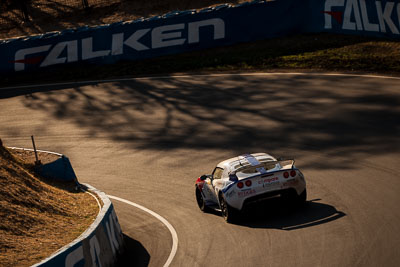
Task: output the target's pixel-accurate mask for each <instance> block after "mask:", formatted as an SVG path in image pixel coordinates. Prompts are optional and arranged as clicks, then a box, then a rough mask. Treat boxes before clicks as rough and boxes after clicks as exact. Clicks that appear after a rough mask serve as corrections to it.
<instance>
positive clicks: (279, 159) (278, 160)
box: [277, 157, 295, 169]
mask: <svg viewBox="0 0 400 267" xmlns="http://www.w3.org/2000/svg"><path fill="white" fill-rule="evenodd" d="M284 161H292V163H291V164H292V167H290V168H291V169H294V163H295V160H294V159H293V158H290V159H285V158H282V157H280V158H278V159H277V162H279V163H281V162H284Z"/></svg>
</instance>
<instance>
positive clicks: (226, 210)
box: [219, 194, 238, 223]
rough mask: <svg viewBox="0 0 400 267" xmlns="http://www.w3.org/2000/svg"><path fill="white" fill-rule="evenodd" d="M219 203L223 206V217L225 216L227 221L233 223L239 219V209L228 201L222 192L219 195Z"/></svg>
mask: <svg viewBox="0 0 400 267" xmlns="http://www.w3.org/2000/svg"><path fill="white" fill-rule="evenodd" d="M219 205H220V207H221V213H222V217H224V219H225V221H226V222H228V223H233V222H235V221H236V220H237V217H238V211H237V210H235V209H234V208H232V207H231V206H229V204H228V203H226V200H225V197H224V196H223V195H222V194H221V195H220V196H219Z"/></svg>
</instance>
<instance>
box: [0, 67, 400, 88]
mask: <svg viewBox="0 0 400 267" xmlns="http://www.w3.org/2000/svg"><path fill="white" fill-rule="evenodd" d="M273 75H310V76H347V77H366V78H379V79H395V80H400V77H395V76H380V75H369V74H351V73H318V72H253V73H217V74H192V75H190V74H184V75H171V76H168V75H167V76H150V77H137V78H117V79H105V80H89V81H76V82H63V83H43V84H32V85H21V86H10V87H0V91H1V90H12V89H24V88H35V87H50V86H65V85H79V84H85V83H88V84H91V83H108V82H123V81H134V80H156V79H171V78H191V77H226V76H273Z"/></svg>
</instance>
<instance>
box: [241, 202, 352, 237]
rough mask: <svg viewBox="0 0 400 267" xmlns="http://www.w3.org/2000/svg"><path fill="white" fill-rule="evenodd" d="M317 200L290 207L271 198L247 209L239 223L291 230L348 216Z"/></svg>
mask: <svg viewBox="0 0 400 267" xmlns="http://www.w3.org/2000/svg"><path fill="white" fill-rule="evenodd" d="M316 201H319V199H316V200H310V201H307V203H306V205H304V206H303V207H299V208H289V207H288V206H287V205H285V204H283V203H282V202H281V201H280V200H278V199H271V200H269V201H267V202H266V203H265V204H263V205H257V206H254V207H251V208H249V209H248V210H246V211H245V212H244V213H243V216H242V218H241V219H240V220H239V221H238V223H237V224H238V225H242V226H247V227H251V228H270V229H280V230H285V231H291V230H297V229H302V228H307V227H312V226H316V225H321V224H325V223H329V222H332V221H334V220H337V219H340V218H342V217H344V216H346V214H345V213H344V212H341V211H338V210H336V208H335V207H333V206H331V205H328V204H323V203H319V202H316Z"/></svg>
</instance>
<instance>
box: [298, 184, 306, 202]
mask: <svg viewBox="0 0 400 267" xmlns="http://www.w3.org/2000/svg"><path fill="white" fill-rule="evenodd" d="M306 201H307V189H305V188H304V191H303V192H302V193H301V194H300V195H299V196H298V197H297V203H298V204H299V205H300V206H303V205H304V204H305V203H306Z"/></svg>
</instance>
